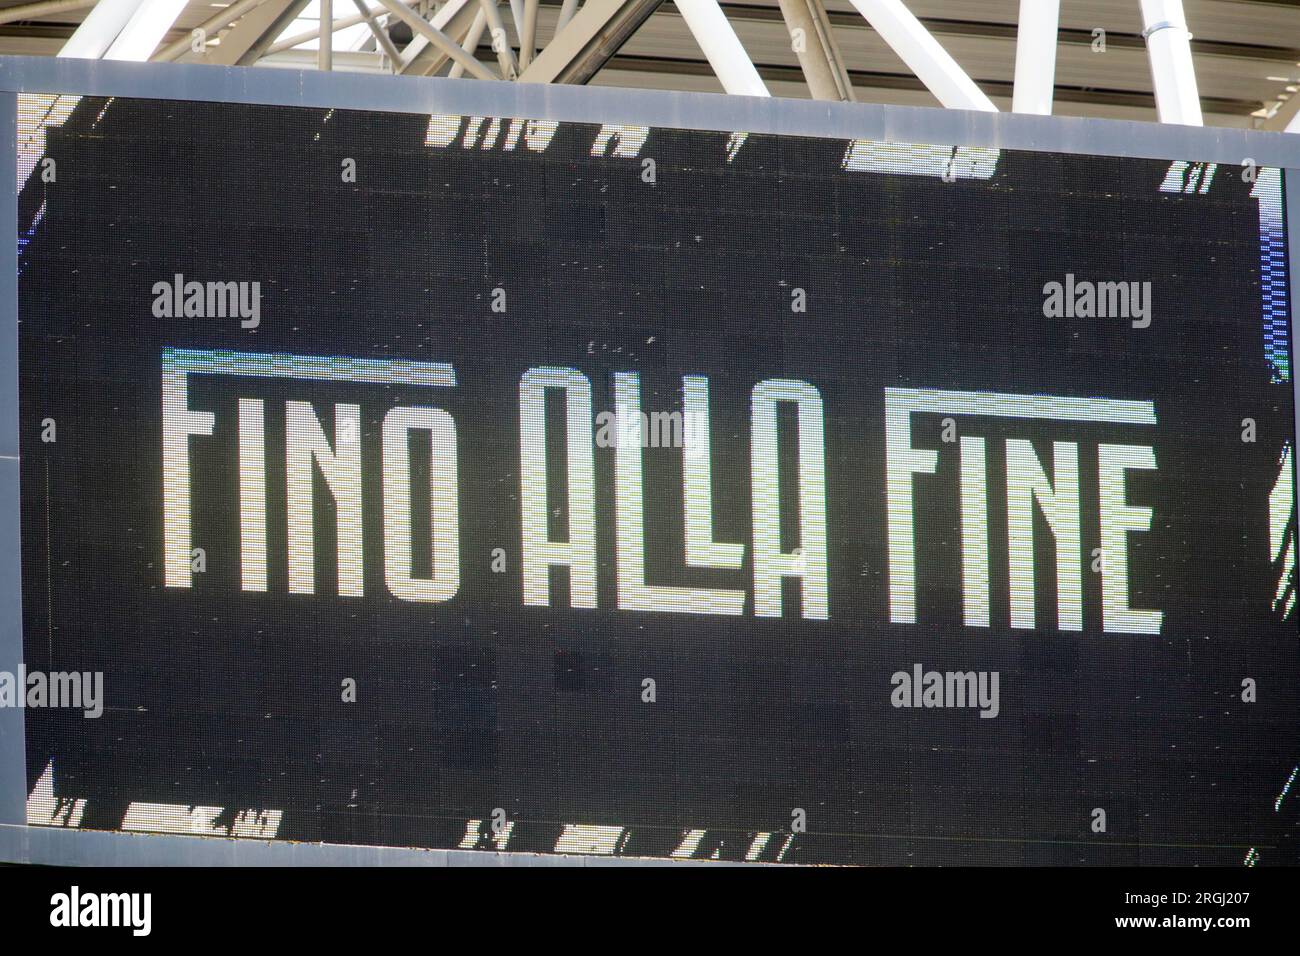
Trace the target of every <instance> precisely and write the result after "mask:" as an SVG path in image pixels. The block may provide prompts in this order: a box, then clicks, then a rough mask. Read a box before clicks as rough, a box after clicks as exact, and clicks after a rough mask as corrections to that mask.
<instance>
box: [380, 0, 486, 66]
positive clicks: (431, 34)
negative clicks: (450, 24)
mask: <svg viewBox="0 0 1300 956" xmlns="http://www.w3.org/2000/svg"><path fill="white" fill-rule="evenodd" d="M379 2H380V3H381V4H382V5H383V6H384V7H385V8H386V9H387V10H388V12H389V13H392V14H393V15H395V16H396V17H397V18H398V19H400V20H405V21H406V23H407V25H408V26H410V28H411V29H412V30H414V31H415V32H416V33H418V34H420V35H421V36H423V37H424V38H425V39H426V40H428V41H429V42H430V43H431V44H432V45H433V46H435V47H437V48H438V49H440V50H441V51H442V52H443V53H446V54H447V56H449V57H451V58H452V59H453V60H455V61H456V62H457V63H459V64H460V65H461V66H463V67H465V70H466V72H468V73H469V74H470V75H471V76H474V77H477V78H478V79H480V80H498V79H500V77H499V76H495V75H494V74H493V73H492V71H491V70H489V69H488V68H487V67H486V66H484V65H483V64H482V63H480V62H479V61H478V59H477V58H476V57H473V56H470V55H469V54H468V53H466V52H465V51H464V50H462V49H461V48H460V46H459V45H458V44H457V43H456V41H455V40H453V39H452V38H451V37H449V36H447V34H445V33H443V32H442V31H441V30H439V29H438V28H437V27H435V26H434V25H433V24H431V23H430V22H429V21H428V20H426V19H424V17H422V16H420V15H419V14H418V13H416V12H415V11H414V10H412V9H411V8H410V7H408V6H406V4H404V3H402V2H400V0H379Z"/></svg>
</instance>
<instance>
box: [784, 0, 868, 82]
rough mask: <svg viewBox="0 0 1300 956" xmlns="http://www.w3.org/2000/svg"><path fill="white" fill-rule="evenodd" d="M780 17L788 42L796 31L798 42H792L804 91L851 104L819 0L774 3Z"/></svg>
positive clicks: (846, 79) (846, 76) (837, 51)
mask: <svg viewBox="0 0 1300 956" xmlns="http://www.w3.org/2000/svg"><path fill="white" fill-rule="evenodd" d="M778 2H779V3H780V6H781V16H782V17H784V18H785V25H786V29H787V30H789V31H790V36H791V39H792V40H793V39H794V38H795V37H796V31H800V32H801V33H802V36H801V37H800V39H801V40H802V41H803V42H801V43H793V44H792V45H793V46H794V52H795V56H796V57H798V58H799V67H800V69H802V70H803V75H804V79H805V80H806V81H807V82H808V91H809V92H810V93H812V95H813V99H815V100H837V101H840V102H852V100H853V85H852V84H851V83H850V82H849V72H848V70H846V69H845V68H844V58H843V57H841V56H840V49H839V46H838V45H837V44H836V43H835V34H834V33H833V32H831V23H830V18H829V17H827V16H826V8H825V6H824V5H823V4H822V0H778Z"/></svg>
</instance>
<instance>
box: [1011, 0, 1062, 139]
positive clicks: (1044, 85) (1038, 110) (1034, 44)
mask: <svg viewBox="0 0 1300 956" xmlns="http://www.w3.org/2000/svg"><path fill="white" fill-rule="evenodd" d="M1060 21H1061V0H1020V26H1019V28H1018V29H1017V30H1016V84H1015V90H1014V92H1013V94H1012V97H1011V109H1012V110H1013V111H1014V112H1016V113H1035V114H1037V115H1039V116H1050V115H1051V114H1052V90H1053V89H1054V88H1055V85H1056V37H1057V32H1058V30H1059V28H1060Z"/></svg>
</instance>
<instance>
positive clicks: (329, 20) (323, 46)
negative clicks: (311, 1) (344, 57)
mask: <svg viewBox="0 0 1300 956" xmlns="http://www.w3.org/2000/svg"><path fill="white" fill-rule="evenodd" d="M319 3H320V7H319V9H320V14H319V16H320V20H319V22H320V36H319V37H318V38H317V40H316V69H318V70H321V71H323V72H325V73H328V72H330V71H331V70H333V69H334V0H319Z"/></svg>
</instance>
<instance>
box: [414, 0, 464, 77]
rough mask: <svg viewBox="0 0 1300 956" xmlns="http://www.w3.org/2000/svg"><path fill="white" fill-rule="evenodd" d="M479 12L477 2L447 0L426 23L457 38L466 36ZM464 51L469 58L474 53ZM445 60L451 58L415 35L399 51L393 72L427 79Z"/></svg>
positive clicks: (418, 35) (425, 38)
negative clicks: (400, 55)
mask: <svg viewBox="0 0 1300 956" xmlns="http://www.w3.org/2000/svg"><path fill="white" fill-rule="evenodd" d="M479 12H480V7H479V5H478V0H447V2H446V3H444V4H443V5H442V6H441V7H439V8H438V12H437V13H435V14H434V15H433V16H432V17H430V18H429V22H430V23H431V24H433V26H435V27H437V28H438V29H439V30H441V31H442V32H443V33H445V34H447V36H449V37H454V38H456V39H460V38H462V37H464V36H466V35H467V34H468V32H469V30H470V28H471V25H472V24H473V22H474V20H475V18H476V15H477V14H478V13H479ZM461 45H462V46H464V44H461ZM468 52H469V53H470V54H471V55H472V54H473V52H474V51H473V49H471V50H469V51H468ZM449 59H451V58H450V57H449V56H447V54H446V53H445V52H444V51H443V50H441V49H439V48H438V47H436V46H434V45H433V44H432V43H430V42H429V40H428V38H427V37H423V36H421V35H420V34H418V33H417V34H415V36H413V37H412V38H411V42H410V43H408V44H407V45H406V46H405V47H404V48H403V50H402V64H401V66H400V67H398V70H397V72H398V73H404V74H407V75H409V76H430V75H432V74H434V73H437V72H438V71H439V70H441V69H442V68H443V66H445V65H446V63H447V61H448V60H449ZM461 70H462V71H463V70H464V67H461Z"/></svg>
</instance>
